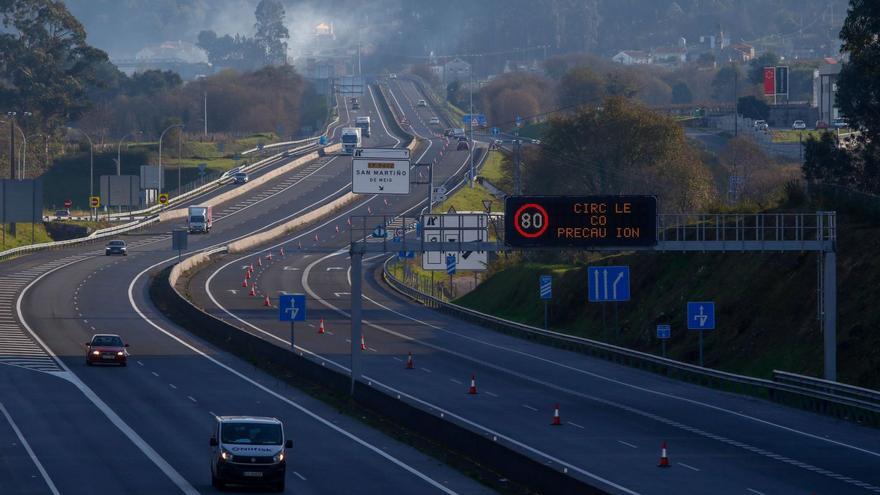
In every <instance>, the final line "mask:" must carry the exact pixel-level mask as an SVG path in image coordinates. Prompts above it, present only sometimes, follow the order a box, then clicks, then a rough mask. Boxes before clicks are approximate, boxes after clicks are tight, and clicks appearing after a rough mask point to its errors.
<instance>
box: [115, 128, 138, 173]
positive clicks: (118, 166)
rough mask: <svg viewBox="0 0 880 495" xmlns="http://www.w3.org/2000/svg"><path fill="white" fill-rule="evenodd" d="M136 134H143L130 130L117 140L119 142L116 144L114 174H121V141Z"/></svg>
mask: <svg viewBox="0 0 880 495" xmlns="http://www.w3.org/2000/svg"><path fill="white" fill-rule="evenodd" d="M137 134H143V132H142V131H132V132H129V133H128V134H126V135H124V136H122V139H120V140H119V144H118V145H117V146H116V175H122V143H123V142H125V138H127V137H129V136H134V135H137Z"/></svg>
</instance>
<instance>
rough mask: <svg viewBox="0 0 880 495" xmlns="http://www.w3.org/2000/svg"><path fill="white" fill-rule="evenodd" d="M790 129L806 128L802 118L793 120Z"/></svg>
mask: <svg viewBox="0 0 880 495" xmlns="http://www.w3.org/2000/svg"><path fill="white" fill-rule="evenodd" d="M791 128H792V129H796V130H797V129H806V128H807V123H806V122H804V121H803V120H795V121H794V123H793V124H791Z"/></svg>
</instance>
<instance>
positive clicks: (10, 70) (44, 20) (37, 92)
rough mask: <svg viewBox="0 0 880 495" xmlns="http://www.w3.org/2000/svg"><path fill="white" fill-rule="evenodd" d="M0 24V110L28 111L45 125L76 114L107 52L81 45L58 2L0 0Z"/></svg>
mask: <svg viewBox="0 0 880 495" xmlns="http://www.w3.org/2000/svg"><path fill="white" fill-rule="evenodd" d="M0 24H2V25H3V26H4V29H3V30H2V32H0V33H2V34H0V108H4V109H10V110H15V109H21V110H26V111H29V112H32V113H33V114H34V120H35V121H38V122H42V123H43V124H44V125H45V126H46V127H47V128H49V129H54V128H57V127H58V126H61V125H63V124H65V123H66V121H67V120H68V119H69V118H71V117H72V118H76V117H78V116H80V115H82V114H83V113H84V112H85V111H86V110H87V109H88V108H89V106H90V105H91V102H90V101H89V99H88V97H87V96H88V91H89V90H90V89H91V88H93V87H95V86H98V85H99V84H100V82H101V81H99V80H98V78H97V77H96V72H97V70H98V66H99V65H100V64H101V63H103V62H106V61H107V54H106V53H104V52H103V51H101V50H98V49H97V48H93V47H91V46H89V45H88V44H87V43H86V32H85V29H84V28H83V26H82V24H80V23H79V21H77V20H76V18H75V17H73V15H71V13H70V12H69V11H68V10H67V8H66V7H65V6H64V4H63V3H61V2H58V1H54V0H15V1H0Z"/></svg>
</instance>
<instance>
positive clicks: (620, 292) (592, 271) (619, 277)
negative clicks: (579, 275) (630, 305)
mask: <svg viewBox="0 0 880 495" xmlns="http://www.w3.org/2000/svg"><path fill="white" fill-rule="evenodd" d="M587 292H588V293H589V294H588V297H589V301H590V302H613V301H629V267H628V266H589V267H587Z"/></svg>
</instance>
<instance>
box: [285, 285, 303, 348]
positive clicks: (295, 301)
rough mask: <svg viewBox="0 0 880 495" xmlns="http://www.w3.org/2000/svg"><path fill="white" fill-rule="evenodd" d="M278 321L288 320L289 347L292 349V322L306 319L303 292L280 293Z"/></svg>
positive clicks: (293, 345) (293, 346)
mask: <svg viewBox="0 0 880 495" xmlns="http://www.w3.org/2000/svg"><path fill="white" fill-rule="evenodd" d="M278 321H289V322H290V348H291V349H294V348H295V344H294V342H295V340H294V322H297V321H306V296H305V294H282V295H281V297H279V298H278Z"/></svg>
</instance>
